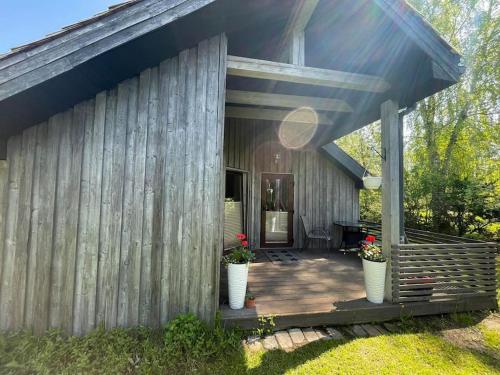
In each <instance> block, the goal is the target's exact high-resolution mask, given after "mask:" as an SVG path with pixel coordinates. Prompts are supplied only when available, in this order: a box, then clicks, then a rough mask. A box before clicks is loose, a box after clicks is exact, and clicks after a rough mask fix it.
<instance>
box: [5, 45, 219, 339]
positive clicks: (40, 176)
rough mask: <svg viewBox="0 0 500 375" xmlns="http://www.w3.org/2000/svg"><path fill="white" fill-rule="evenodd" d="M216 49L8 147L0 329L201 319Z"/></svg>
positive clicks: (211, 280) (215, 180) (75, 328)
mask: <svg viewBox="0 0 500 375" xmlns="http://www.w3.org/2000/svg"><path fill="white" fill-rule="evenodd" d="M226 44H227V42H226V38H225V36H224V35H220V36H217V37H213V38H211V39H209V40H205V41H203V42H201V43H200V44H199V45H198V46H197V47H195V48H192V49H189V50H186V51H183V52H181V53H180V54H179V55H178V56H177V57H174V58H171V59H169V60H166V61H164V62H163V63H161V64H160V65H159V66H157V67H153V68H151V69H148V70H146V71H144V72H142V73H141V74H140V76H138V77H134V78H132V79H129V80H127V81H125V82H122V83H121V84H119V85H118V87H116V88H114V89H112V90H110V91H106V92H102V93H100V94H98V95H97V96H96V97H95V98H93V99H91V100H88V101H85V102H83V103H80V104H78V105H76V106H75V107H74V108H72V109H70V110H68V111H67V112H65V113H61V114H58V115H56V116H53V117H51V118H50V119H48V120H47V121H46V122H44V123H42V124H40V125H37V126H34V127H32V128H29V129H27V130H25V131H24V132H23V133H22V134H19V135H17V136H14V137H11V138H10V139H9V141H8V157H7V162H1V164H0V208H1V212H0V213H1V215H0V264H1V265H2V267H0V268H1V270H0V280H1V283H0V329H8V330H11V329H19V328H23V327H25V328H28V329H33V330H34V331H35V332H36V333H39V332H43V331H44V330H46V329H47V328H50V327H60V328H63V329H65V330H66V331H67V332H69V333H74V334H83V333H86V332H88V331H90V330H92V329H93V328H95V327H96V326H97V325H98V324H99V323H101V322H102V323H104V324H105V326H106V327H115V326H132V325H137V324H143V325H150V326H158V325H160V324H163V323H165V322H166V321H168V320H169V319H171V318H172V317H174V316H175V315H177V314H179V313H182V312H188V311H191V312H194V313H196V314H197V315H199V316H200V317H202V318H203V319H206V320H210V319H212V318H213V316H214V314H215V311H216V309H217V308H218V282H219V270H218V267H219V264H220V259H219V256H220V251H221V249H222V226H221V222H222V220H223V218H222V217H221V216H222V211H221V209H220V208H221V206H220V202H222V200H223V186H224V185H223V181H224V179H223V178H222V177H223V173H222V169H223V161H222V147H223V145H222V142H223V130H224V125H223V124H224V123H223V121H224V98H225V72H226V67H225V61H226V55H227V51H226V50H227V45H226Z"/></svg>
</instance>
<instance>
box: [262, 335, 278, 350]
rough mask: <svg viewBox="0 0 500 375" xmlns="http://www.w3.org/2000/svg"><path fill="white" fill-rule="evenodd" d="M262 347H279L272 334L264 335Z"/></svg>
mask: <svg viewBox="0 0 500 375" xmlns="http://www.w3.org/2000/svg"><path fill="white" fill-rule="evenodd" d="M262 345H263V346H264V349H266V350H276V349H279V345H278V341H276V337H274V335H269V336H266V337H265V338H264V340H263V342H262Z"/></svg>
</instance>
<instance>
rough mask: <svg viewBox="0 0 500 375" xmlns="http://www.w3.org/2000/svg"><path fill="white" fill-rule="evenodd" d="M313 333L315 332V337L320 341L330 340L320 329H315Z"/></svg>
mask: <svg viewBox="0 0 500 375" xmlns="http://www.w3.org/2000/svg"><path fill="white" fill-rule="evenodd" d="M314 332H316V335H318V337H319V339H320V340H330V336H328V334H327V333H326V332H325V331H323V330H321V329H315V330H314Z"/></svg>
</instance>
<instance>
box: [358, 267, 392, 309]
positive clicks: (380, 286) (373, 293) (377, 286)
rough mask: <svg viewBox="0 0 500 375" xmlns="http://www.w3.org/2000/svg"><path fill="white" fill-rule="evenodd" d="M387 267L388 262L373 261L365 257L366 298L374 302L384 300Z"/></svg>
mask: <svg viewBox="0 0 500 375" xmlns="http://www.w3.org/2000/svg"><path fill="white" fill-rule="evenodd" d="M386 269H387V262H372V261H369V260H366V259H363V272H364V274H365V290H366V298H367V299H368V301H370V302H372V303H382V302H384V288H385V271H386Z"/></svg>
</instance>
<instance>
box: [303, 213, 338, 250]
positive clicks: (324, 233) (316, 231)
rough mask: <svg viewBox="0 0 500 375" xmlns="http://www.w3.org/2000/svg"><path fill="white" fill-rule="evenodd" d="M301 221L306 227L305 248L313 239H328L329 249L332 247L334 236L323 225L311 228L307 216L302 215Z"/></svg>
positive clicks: (304, 227)
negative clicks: (331, 242)
mask: <svg viewBox="0 0 500 375" xmlns="http://www.w3.org/2000/svg"><path fill="white" fill-rule="evenodd" d="M300 221H301V222H302V228H303V229H304V245H303V249H307V248H308V247H309V242H310V241H311V240H324V241H326V247H327V249H329V248H330V241H331V240H332V236H331V234H330V232H329V231H328V230H327V229H325V228H321V227H314V228H311V224H310V223H309V220H308V219H307V217H306V216H302V215H301V216H300Z"/></svg>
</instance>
